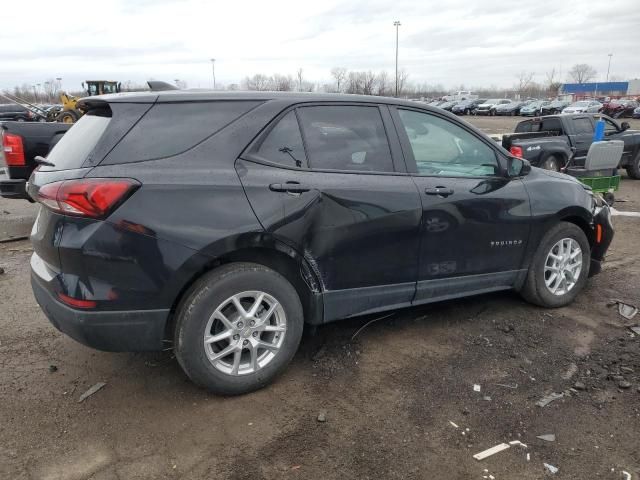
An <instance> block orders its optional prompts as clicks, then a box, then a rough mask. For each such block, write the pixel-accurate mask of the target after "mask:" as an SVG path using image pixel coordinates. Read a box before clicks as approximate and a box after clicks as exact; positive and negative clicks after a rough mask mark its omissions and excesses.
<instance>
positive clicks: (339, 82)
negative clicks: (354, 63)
mask: <svg viewBox="0 0 640 480" xmlns="http://www.w3.org/2000/svg"><path fill="white" fill-rule="evenodd" d="M331 76H332V77H333V79H334V80H335V81H336V92H338V93H340V92H341V91H342V90H341V89H342V88H343V84H344V81H345V79H346V78H347V69H346V68H342V67H334V68H332V69H331Z"/></svg>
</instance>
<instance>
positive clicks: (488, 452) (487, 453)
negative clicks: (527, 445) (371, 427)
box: [473, 443, 509, 460]
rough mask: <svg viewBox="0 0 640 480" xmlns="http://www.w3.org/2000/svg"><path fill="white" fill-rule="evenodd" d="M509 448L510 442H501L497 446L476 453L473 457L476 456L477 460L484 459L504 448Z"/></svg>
mask: <svg viewBox="0 0 640 480" xmlns="http://www.w3.org/2000/svg"><path fill="white" fill-rule="evenodd" d="M507 448H509V444H508V443H501V444H499V445H496V446H495V447H491V448H489V449H487V450H485V451H483V452H480V453H476V454H475V455H474V456H473V458H475V459H476V460H484V459H485V458H489V457H490V456H491V455H495V454H496V453H498V452H501V451H503V450H506V449H507Z"/></svg>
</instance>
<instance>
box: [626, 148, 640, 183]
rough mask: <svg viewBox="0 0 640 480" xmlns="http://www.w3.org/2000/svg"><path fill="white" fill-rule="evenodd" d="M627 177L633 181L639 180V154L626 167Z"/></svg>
mask: <svg viewBox="0 0 640 480" xmlns="http://www.w3.org/2000/svg"><path fill="white" fill-rule="evenodd" d="M626 169H627V175H629V176H630V177H631V178H633V179H634V180H640V152H638V154H637V155H636V158H634V159H633V160H632V161H631V163H629V164H628V165H627V168H626Z"/></svg>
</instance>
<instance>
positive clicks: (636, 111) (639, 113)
mask: <svg viewBox="0 0 640 480" xmlns="http://www.w3.org/2000/svg"><path fill="white" fill-rule="evenodd" d="M631 116H632V117H633V118H640V107H636V108H635V109H634V110H633V114H632V115H631Z"/></svg>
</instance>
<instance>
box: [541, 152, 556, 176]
mask: <svg viewBox="0 0 640 480" xmlns="http://www.w3.org/2000/svg"><path fill="white" fill-rule="evenodd" d="M540 168H544V169H545V170H551V171H552V172H559V171H560V161H559V160H558V157H556V156H555V155H549V156H548V157H547V158H546V159H545V160H544V162H542V163H541V164H540Z"/></svg>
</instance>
